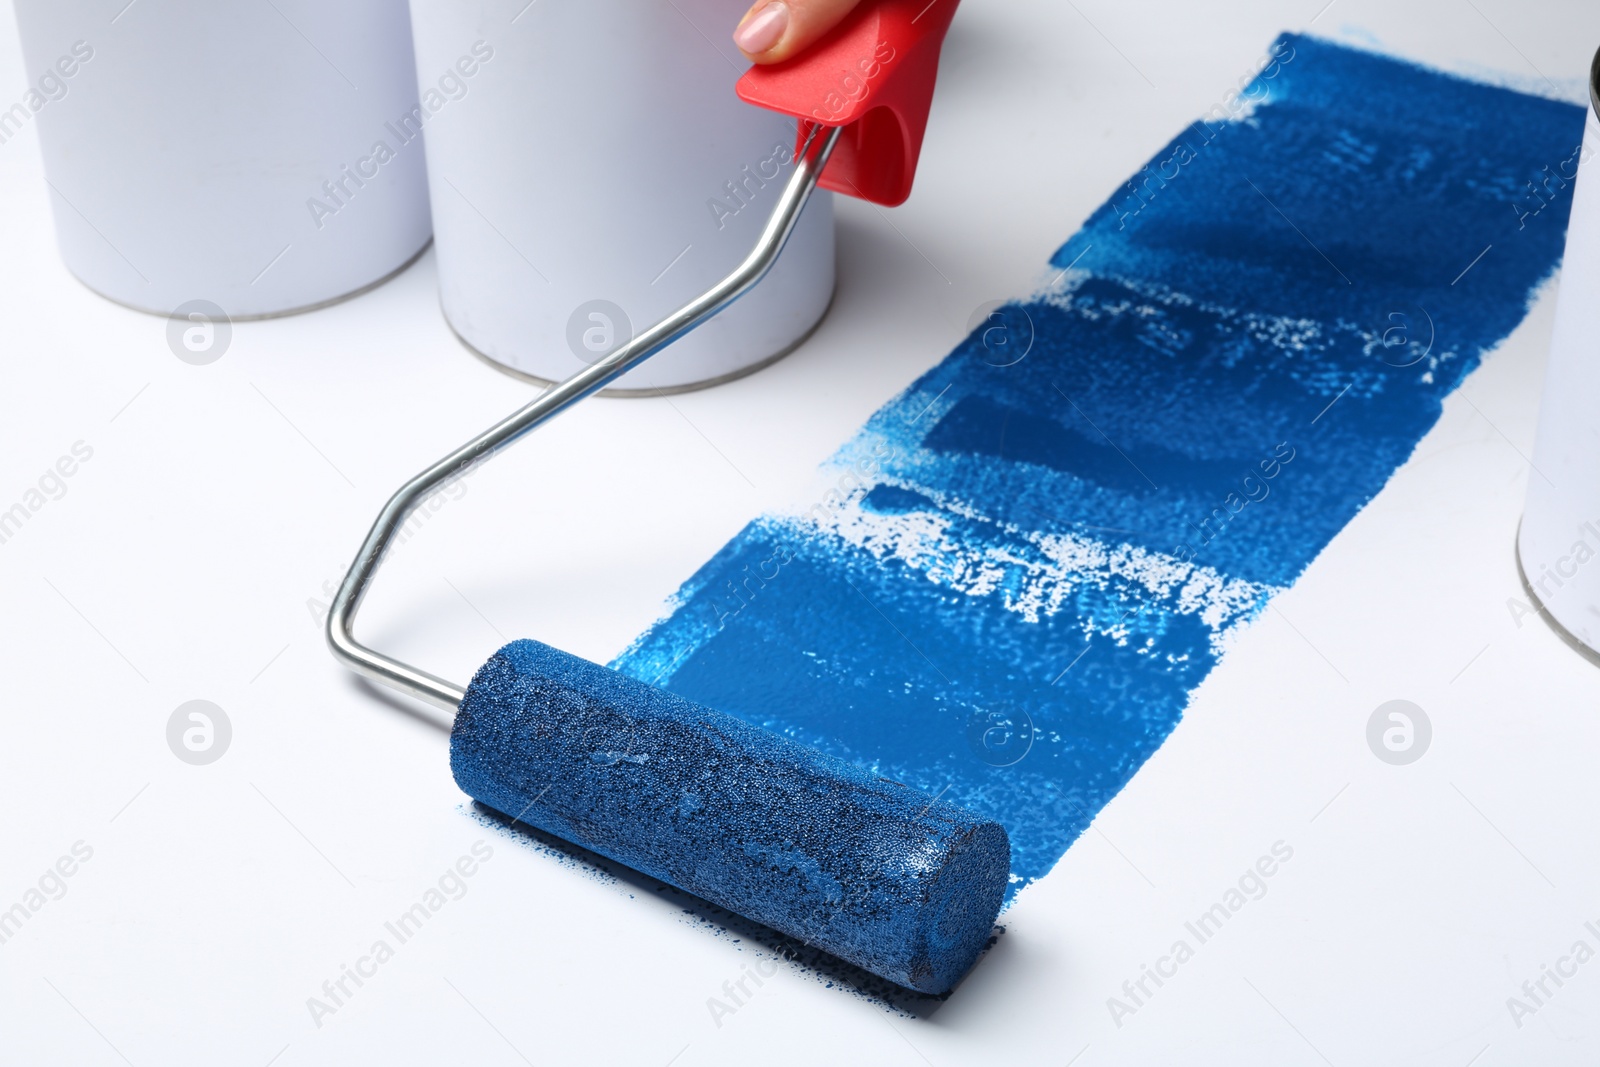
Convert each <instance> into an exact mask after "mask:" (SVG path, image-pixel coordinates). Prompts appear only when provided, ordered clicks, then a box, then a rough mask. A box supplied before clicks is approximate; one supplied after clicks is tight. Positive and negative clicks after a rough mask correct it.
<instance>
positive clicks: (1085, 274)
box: [614, 36, 1584, 889]
mask: <svg viewBox="0 0 1600 1067" xmlns="http://www.w3.org/2000/svg"><path fill="white" fill-rule="evenodd" d="M1245 97H1246V98H1247V99H1248V100H1249V101H1251V106H1252V107H1253V110H1252V111H1251V112H1250V113H1248V114H1240V115H1236V116H1234V117H1233V118H1231V119H1227V120H1222V121H1218V120H1216V119H1215V118H1212V119H1209V120H1208V121H1206V122H1200V123H1196V124H1194V125H1193V126H1191V127H1189V128H1188V129H1186V130H1185V131H1183V133H1182V134H1181V135H1180V136H1179V137H1177V138H1176V139H1174V140H1173V141H1172V142H1171V143H1170V144H1168V145H1167V146H1166V147H1165V148H1163V149H1162V150H1161V151H1160V152H1159V153H1157V154H1156V156H1155V157H1154V158H1153V159H1152V160H1151V161H1150V164H1149V165H1148V166H1147V167H1145V168H1144V169H1143V170H1142V171H1140V172H1139V173H1138V174H1136V175H1134V176H1133V177H1132V179H1131V180H1130V181H1129V182H1128V183H1127V184H1126V185H1125V186H1124V187H1123V188H1121V189H1119V190H1118V191H1117V192H1116V194H1115V195H1114V196H1113V197H1112V198H1111V199H1110V200H1108V201H1107V202H1106V204H1105V205H1104V206H1103V207H1102V208H1100V209H1099V210H1098V211H1097V212H1096V213H1095V214H1094V215H1093V217H1092V218H1090V220H1089V222H1088V223H1087V224H1086V225H1085V226H1084V228H1083V230H1082V231H1081V232H1079V233H1078V234H1077V235H1076V236H1074V237H1073V238H1072V239H1071V240H1069V241H1068V242H1067V243H1066V244H1065V245H1064V246H1062V248H1061V250H1060V251H1059V252H1058V253H1057V254H1056V256H1055V257H1054V260H1053V265H1052V270H1051V271H1050V273H1049V275H1048V277H1049V278H1050V281H1049V283H1048V284H1047V285H1046V286H1045V287H1044V288H1043V289H1042V290H1041V291H1040V292H1039V293H1038V294H1036V295H1035V296H1034V297H1032V298H1030V299H1028V300H1024V301H1019V302H1017V303H1015V304H1012V305H1009V306H1008V307H1006V308H1004V309H1002V312H1001V318H1000V319H999V320H991V321H990V322H988V323H986V324H985V325H984V326H983V327H982V328H980V330H979V331H978V332H976V333H974V334H973V336H972V337H969V338H968V339H967V340H966V341H965V342H964V343H963V344H962V345H961V346H960V347H958V348H957V349H956V350H955V352H954V353H952V354H951V355H950V357H949V358H947V359H946V360H945V361H944V362H943V363H942V364H940V365H939V366H938V367H935V368H934V369H933V370H932V371H930V372H928V373H927V374H926V375H925V376H923V377H922V378H921V379H920V380H919V381H917V382H915V383H914V384H912V385H911V386H910V388H908V389H907V390H906V391H905V392H904V393H903V394H901V395H900V396H899V397H897V398H896V399H894V400H893V401H891V402H890V403H889V404H888V405H887V406H885V407H884V408H883V409H882V410H880V411H879V412H878V413H877V414H876V415H875V416H874V417H873V418H872V420H871V421H870V422H869V423H868V424H867V426H866V427H865V428H863V429H862V431H861V432H860V433H859V434H858V435H857V436H856V437H855V439H854V440H852V441H851V442H849V443H848V444H847V445H846V446H845V447H844V448H843V449H842V450H841V452H840V453H839V454H838V456H837V457H836V458H835V460H834V461H833V463H832V464H831V465H830V468H829V471H828V478H829V481H830V483H831V484H832V485H833V486H834V488H833V489H832V490H831V491H830V492H829V493H828V495H827V496H826V497H824V498H823V500H822V501H821V502H820V503H817V504H816V506H814V507H811V508H809V510H802V511H797V513H794V514H787V515H771V516H765V517H763V518H760V519H758V520H756V521H755V522H753V523H752V524H751V525H750V526H749V527H747V528H746V529H745V530H744V531H743V532H742V533H740V534H739V535H738V536H737V537H736V538H735V539H734V540H733V541H732V542H730V543H729V544H728V545H727V546H726V547H725V548H723V549H722V550H721V551H720V552H719V553H717V555H716V556H715V557H714V558H713V559H711V560H710V561H709V562H708V563H707V564H706V565H705V566H704V567H703V568H701V569H700V571H699V572H698V573H696V574H695V575H694V576H693V577H692V578H691V579H690V580H689V581H688V582H687V583H686V584H685V585H684V587H683V588H682V589H681V590H680V592H679V594H678V596H677V598H676V601H675V603H674V605H673V610H672V611H671V613H670V614H669V615H668V616H667V617H666V618H664V619H663V620H661V621H660V622H659V623H657V624H656V625H655V626H654V627H653V628H652V629H651V630H650V631H649V632H648V633H647V634H645V635H644V636H643V637H641V638H640V639H639V641H638V642H636V644H635V645H634V646H633V647H632V648H630V649H629V650H628V651H627V652H626V653H624V654H623V655H622V656H621V657H620V658H619V659H618V660H617V661H616V663H615V664H614V665H615V667H616V668H617V669H618V670H619V671H623V672H625V673H628V674H630V675H632V676H633V677H635V678H639V679H646V680H650V681H652V682H655V683H656V684H661V685H665V686H666V687H668V688H670V689H671V690H672V691H674V692H677V693H681V694H683V695H684V696H685V697H688V698H689V699H692V700H694V701H697V702H699V703H701V704H705V705H708V706H711V707H716V708H718V709H720V710H722V711H724V712H728V713H730V714H732V715H736V716H738V717H739V718H741V719H744V720H746V721H748V722H750V723H754V724H757V725H760V726H762V727H764V728H766V729H768V730H771V731H774V732H777V733H781V734H784V735H785V736H788V737H791V738H793V739H795V740H796V741H799V742H802V743H804V744H806V745H812V746H817V747H820V748H822V749H825V750H826V751H828V752H831V753H833V754H835V755H836V756H839V757H841V758H842V759H845V760H848V761H850V762H851V763H854V764H856V765H857V766H860V767H864V768H867V769H868V770H869V771H870V772H871V773H873V774H878V775H883V776H886V777H890V778H894V779H895V780H897V781H902V782H905V783H907V784H908V785H911V786H913V787H915V788H917V789H921V790H924V791H926V792H928V793H930V794H932V793H936V792H940V791H941V790H946V791H945V792H944V793H943V795H944V797H945V798H946V799H951V800H954V801H955V803H957V804H959V805H961V806H962V807H963V808H965V809H968V810H971V811H974V812H978V813H980V814H981V815H983V816H987V817H989V818H992V819H994V820H995V821H997V822H999V823H1001V824H1002V825H1004V826H1005V827H1006V829H1007V831H1008V832H1009V834H1010V837H1011V844H1012V863H1013V871H1014V873H1015V874H1016V876H1017V878H1016V880H1015V881H1014V882H1013V889H1015V888H1016V887H1019V886H1020V885H1022V884H1025V883H1026V881H1027V880H1031V879H1034V878H1037V877H1039V876H1041V875H1043V874H1044V873H1045V872H1047V871H1049V870H1050V868H1051V867H1052V866H1053V865H1054V864H1055V863H1056V861H1057V860H1058V859H1059V858H1060V857H1061V856H1062V855H1063V854H1064V853H1065V851H1066V850H1067V848H1068V846H1070V845H1071V843H1072V842H1073V841H1074V840H1075V839H1076V838H1077V837H1078V835H1079V834H1081V833H1082V832H1083V830H1084V829H1085V828H1086V827H1087V826H1088V825H1089V822H1090V820H1092V819H1093V818H1094V816H1095V814H1096V813H1097V812H1098V811H1100V809H1101V808H1102V807H1103V806H1104V805H1105V804H1106V803H1107V802H1108V801H1109V800H1110V799H1111V798H1112V797H1113V796H1115V795H1116V793H1117V792H1118V790H1120V789H1121V788H1122V787H1123V786H1124V785H1125V784H1126V783H1127V782H1128V781H1129V780H1130V779H1131V778H1132V776H1133V775H1134V773H1135V772H1136V771H1138V769H1139V768H1140V766H1141V765H1142V764H1143V763H1144V762H1145V761H1146V760H1147V759H1148V758H1149V757H1150V756H1151V754H1152V753H1154V752H1155V750H1156V749H1157V748H1158V747H1159V746H1160V745H1161V743H1162V742H1163V740H1164V739H1165V738H1166V737H1167V736H1168V735H1169V734H1170V733H1171V731H1172V730H1173V729H1174V728H1175V727H1176V726H1177V724H1178V722H1179V720H1180V718H1181V717H1182V715H1183V712H1184V709H1185V707H1186V706H1187V704H1188V702H1189V699H1190V694H1191V693H1192V692H1193V691H1194V689H1195V688H1196V687H1197V686H1198V685H1199V684H1200V682H1201V681H1202V679H1204V678H1205V677H1206V675H1207V674H1208V673H1209V672H1210V671H1211V670H1212V668H1213V667H1214V666H1215V665H1216V664H1217V663H1218V662H1219V660H1220V659H1221V657H1222V656H1223V654H1224V653H1225V651H1226V650H1227V649H1228V648H1229V647H1230V646H1231V645H1232V644H1233V643H1234V641H1236V640H1237V639H1238V638H1239V636H1240V635H1241V633H1242V631H1243V630H1244V629H1245V628H1246V627H1247V626H1248V625H1249V623H1250V622H1251V620H1252V619H1254V618H1255V617H1256V616H1257V615H1258V614H1259V613H1260V612H1261V611H1262V610H1263V609H1264V607H1265V605H1266V603H1267V602H1268V600H1269V599H1270V598H1271V597H1272V596H1273V595H1275V594H1276V593H1277V592H1279V591H1281V590H1282V589H1284V588H1285V587H1287V586H1288V585H1290V584H1292V583H1293V582H1294V581H1295V580H1296V579H1297V578H1298V577H1299V575H1300V574H1301V573H1302V572H1303V571H1304V570H1305V568H1306V567H1307V566H1308V565H1309V564H1310V563H1311V561H1312V560H1313V559H1314V558H1315V557H1316V556H1317V554H1318V553H1319V552H1321V551H1322V550H1323V548H1324V547H1326V546H1327V544H1328V543H1329V541H1331V540H1332V538H1333V537H1334V535H1335V534H1337V533H1338V532H1339V530H1340V529H1342V528H1343V527H1344V525H1345V524H1346V523H1347V522H1349V521H1350V519H1351V518H1352V517H1353V516H1354V515H1355V514H1356V513H1357V512H1358V511H1359V510H1360V509H1361V508H1362V507H1363V506H1364V505H1365V504H1366V502H1367V501H1369V500H1370V499H1372V497H1373V496H1374V495H1375V494H1377V492H1378V491H1379V490H1380V489H1382V488H1383V486H1384V484H1385V483H1386V482H1387V481H1388V479H1389V477H1390V476H1391V475H1392V474H1393V472H1394V471H1395V469H1396V468H1397V467H1399V466H1400V464H1402V463H1403V462H1404V461H1405V460H1406V458H1407V457H1408V456H1409V455H1410V454H1411V452H1412V450H1413V449H1414V448H1415V446H1416V444H1417V442H1418V441H1419V440H1421V438H1422V436H1423V435H1424V434H1425V433H1427V432H1428V430H1429V429H1430V428H1431V427H1432V426H1433V425H1434V423H1435V422H1436V421H1437V420H1438V418H1439V414H1440V411H1441V406H1442V404H1443V401H1444V398H1445V397H1446V396H1447V395H1448V394H1449V393H1450V392H1451V391H1452V390H1453V389H1455V388H1456V387H1457V386H1458V385H1459V384H1460V383H1461V381H1462V379H1463V378H1465V376H1466V375H1467V374H1468V373H1469V372H1471V371H1472V370H1473V369H1474V368H1475V367H1476V366H1477V365H1478V362H1479V360H1480V359H1481V358H1482V356H1483V354H1484V353H1485V352H1487V351H1488V350H1489V349H1491V348H1493V347H1494V346H1495V345H1497V344H1498V343H1499V342H1500V341H1502V340H1503V339H1504V338H1505V337H1506V336H1507V335H1508V334H1509V333H1510V332H1511V331H1512V330H1513V329H1514V328H1515V327H1516V326H1517V324H1518V323H1519V322H1520V321H1521V320H1522V318H1523V316H1524V315H1525V314H1526V311H1527V308H1528V304H1529V301H1530V297H1531V294H1532V293H1533V291H1534V290H1535V289H1536V288H1537V287H1538V286H1539V285H1541V284H1542V283H1543V282H1544V281H1545V279H1547V278H1548V277H1549V276H1550V274H1551V272H1552V271H1553V269H1554V267H1555V265H1556V264H1557V262H1558V261H1559V259H1560V255H1561V250H1562V244H1563V237H1564V230H1565V226H1566V217H1567V211H1568V207H1569V205H1570V202H1571V192H1570V185H1571V181H1570V178H1571V175H1572V173H1574V172H1575V171H1576V165H1577V161H1578V159H1579V156H1578V148H1579V146H1580V144H1581V139H1582V135H1583V124H1584V111H1583V109H1582V108H1579V107H1574V106H1572V105H1569V104H1564V103H1559V102H1556V101H1551V100H1546V99H1542V98H1538V97H1533V96H1528V95H1524V94H1521V93H1516V92H1511V91H1508V90H1505V89H1500V88H1495V87H1491V86H1487V85H1481V84H1475V83H1472V82H1469V81H1465V80H1462V79H1459V78H1455V77H1450V76H1447V75H1444V74H1440V73H1437V72H1433V71H1428V70H1424V69H1422V68H1419V67H1416V66H1413V65H1411V64H1407V63H1403V62H1399V61H1396V60H1393V59H1388V58H1384V57H1381V56H1376V55H1371V54H1368V53H1364V52H1359V51H1355V50H1352V49H1348V48H1342V47H1339V46H1336V45H1333V44H1329V43H1327V42H1324V41H1318V40H1315V39H1312V38H1307V37H1299V36H1285V37H1283V38H1280V39H1279V41H1278V42H1277V43H1276V44H1274V46H1273V49H1272V55H1271V62H1270V65H1268V66H1267V67H1266V69H1264V70H1263V71H1262V74H1261V76H1260V77H1259V78H1258V79H1257V80H1256V81H1255V82H1254V83H1253V84H1252V85H1251V87H1250V88H1249V89H1248V90H1247V91H1246V93H1245ZM1491 246H1492V247H1491ZM997 324H998V328H1000V329H1002V330H1003V331H1005V332H1007V336H1006V337H1004V338H1003V339H1004V340H1006V341H1009V342H1013V343H1009V344H1007V345H1005V346H1003V347H1001V348H998V349H997V348H995V347H994V345H993V342H994V341H995V336H994V332H995V330H996V328H997ZM1030 334H1031V337H1032V348H1031V350H1029V351H1028V354H1027V355H1026V357H1025V358H1022V359H1021V360H1020V361H1019V360H1018V358H1017V355H1016V353H1017V352H1018V351H1021V350H1022V349H1023V348H1024V345H1023V344H1022V343H1021V342H1022V341H1023V340H1024V339H1026V338H1027V337H1028V336H1029V335H1030ZM986 341H987V342H989V343H990V347H989V348H986V347H985V345H986ZM1508 551H1509V549H1508ZM1330 677H1332V676H1331V675H1330Z"/></svg>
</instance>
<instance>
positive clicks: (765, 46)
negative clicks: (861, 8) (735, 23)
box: [733, 0, 862, 63]
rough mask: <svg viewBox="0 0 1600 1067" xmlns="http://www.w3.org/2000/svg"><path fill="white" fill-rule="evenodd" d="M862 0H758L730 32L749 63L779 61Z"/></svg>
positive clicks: (797, 51)
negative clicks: (736, 27)
mask: <svg viewBox="0 0 1600 1067" xmlns="http://www.w3.org/2000/svg"><path fill="white" fill-rule="evenodd" d="M861 2H862V0H757V2H756V4H755V6H754V7H752V8H751V9H750V10H749V11H748V12H746V13H745V16H744V18H743V19H742V20H740V22H739V28H738V29H736V30H734V32H733V43H734V44H736V45H738V46H739V51H741V52H743V53H744V54H745V58H746V59H749V60H750V61H751V62H752V63H781V62H783V61H784V60H785V59H789V58H791V57H793V56H795V55H798V54H799V53H801V52H803V51H804V50H805V49H807V48H809V47H810V46H811V45H812V44H813V43H814V42H815V41H816V40H817V39H818V38H820V37H821V36H822V35H823V34H825V33H827V32H828V31H829V30H831V29H833V28H834V27H835V26H837V25H838V24H839V23H840V22H842V21H843V20H844V17H845V16H846V15H848V14H850V12H851V11H853V10H854V9H855V7H856V5H858V4H860V3H861Z"/></svg>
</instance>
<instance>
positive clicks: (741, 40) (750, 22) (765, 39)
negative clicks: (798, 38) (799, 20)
mask: <svg viewBox="0 0 1600 1067" xmlns="http://www.w3.org/2000/svg"><path fill="white" fill-rule="evenodd" d="M788 28H789V5H788V4H785V3H782V2H781V0H773V2H772V3H770V4H768V5H767V6H766V7H764V8H762V9H761V10H760V11H757V12H756V13H755V14H754V15H752V16H750V18H748V19H746V20H745V21H744V23H743V24H742V25H741V26H740V27H739V28H738V29H737V30H735V31H734V32H733V43H734V44H736V45H738V46H739V49H740V51H742V52H744V53H746V54H748V55H752V56H759V55H760V54H761V53H762V52H765V51H767V50H769V49H770V48H772V46H773V45H775V44H777V43H778V41H779V40H781V39H782V37H783V34H784V31H785V30H787V29H788Z"/></svg>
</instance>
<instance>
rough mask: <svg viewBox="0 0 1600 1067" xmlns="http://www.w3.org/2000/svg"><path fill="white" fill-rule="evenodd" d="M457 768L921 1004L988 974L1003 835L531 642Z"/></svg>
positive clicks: (454, 742) (502, 660)
mask: <svg viewBox="0 0 1600 1067" xmlns="http://www.w3.org/2000/svg"><path fill="white" fill-rule="evenodd" d="M450 766H451V769H452V771H453V772H454V773H455V777H456V782H457V784H459V785H460V786H461V788H462V789H463V790H464V791H465V792H466V793H468V794H469V795H470V796H472V797H473V798H475V799H476V800H478V801H480V802H482V803H483V804H486V805H487V806H489V807H490V808H493V809H495V810H496V811H499V812H502V813H505V814H507V815H509V816H511V817H512V818H513V819H514V820H517V821H521V822H525V823H527V824H529V825H532V826H536V827H538V828H539V829H541V830H544V831H545V832H547V833H550V834H554V835H556V836H557V837H560V838H563V839H565V840H568V841H572V842H574V843H576V844H579V845H582V846H583V847H584V848H587V849H590V850H591V851H593V852H597V853H599V854H601V855H603V856H607V857H610V858H611V859H614V860H616V861H618V862H620V863H624V864H626V865H628V866H629V867H632V868H634V869H635V870H638V871H642V872H644V873H645V874H648V875H650V876H652V877H654V878H658V879H660V880H661V881H664V882H668V883H670V884H672V885H675V886H678V887H679V888H681V889H684V890H686V891H688V892H690V893H694V894H696V895H698V896H700V897H703V898H705V899H706V900H709V901H711V902H712V903H714V904H718V905H720V906H722V907H725V908H727V909H729V910H731V911H734V912H737V913H739V914H740V915H743V916H746V917H748V918H751V919H754V920H756V921H757V922H761V923H764V924H766V925H767V926H770V927H772V928H773V929H776V930H779V931H781V932H783V933H786V934H790V935H792V936H794V937H797V938H800V939H801V940H803V941H806V942H808V943H810V944H812V945H816V946H818V947H821V948H823V949H826V950H827V951H829V952H831V953H833V954H834V955H836V956H838V957H840V958H841V959H844V960H847V961H849V962H851V963H854V964H856V965H857V966H860V967H862V968H865V969H866V970H868V971H871V972H873V973H874V974H878V975H882V976H883V977H885V978H888V979H890V980H891V981H894V982H897V983H899V984H901V985H904V986H906V987H908V988H911V989H916V990H920V991H922V992H925V993H942V992H945V991H946V990H948V989H949V988H950V987H951V986H952V985H954V984H955V982H956V981H957V980H958V979H959V978H960V977H961V976H962V975H963V974H965V973H966V971H967V969H968V968H969V967H971V966H972V963H973V961H974V960H976V959H977V957H978V954H979V953H980V952H981V951H982V950H983V948H984V946H985V945H986V944H987V942H988V939H989V936H990V934H991V932H992V930H993V926H994V919H995V916H996V914H997V913H998V912H999V910H1000V904H1001V900H1002V897H1003V896H1004V892H1005V885H1006V880H1007V878H1008V872H1009V869H1010V853H1009V847H1008V843H1007V840H1006V833H1005V831H1004V830H1003V829H1002V828H1001V827H1000V826H999V824H997V823H995V822H993V821H991V820H986V819H981V818H978V817H976V816H974V815H972V814H971V813H970V812H966V811H963V810H961V809H960V808H957V807H955V806H953V805H951V804H949V803H948V802H945V801H942V800H940V799H938V798H934V797H929V796H925V795H923V794H921V793H918V792H917V791H916V790H913V789H910V788H908V787H906V786H904V785H901V784H899V783H897V782H892V781H890V780H888V779H887V778H883V777H880V776H877V775H874V774H871V773H868V772H867V771H864V770H862V769H860V768H858V767H855V766H853V765H852V764H849V763H847V762H845V761H843V760H840V759H838V758H836V757H833V756H830V755H826V754H824V753H821V752H818V751H816V750H815V749H811V748H808V747H806V746H803V745H799V744H796V743H795V742H793V741H791V740H788V739H787V738H783V737H779V736H777V735H774V734H771V733H767V732H766V731H763V730H760V729H757V728H755V727H753V726H751V725H749V724H748V723H746V722H744V721H742V720H740V719H736V718H734V717H732V716H730V715H725V714H723V713H722V712H718V711H713V710H711V709H709V708H706V707H702V706H699V705H697V704H694V703H691V702H690V701H688V700H685V699H684V698H682V697H680V696H676V695H674V694H672V693H668V692H665V691H663V690H660V689H656V688H654V687H652V686H649V685H645V684H643V683H641V682H638V681H635V680H633V679H632V678H629V677H627V676H625V675H621V674H618V673H616V672H614V671H610V670H607V669H605V668H604V667H599V666H596V665H595V664H592V663H589V662H587V661H585V660H582V659H579V658H577V657H575V656H570V655H567V654H566V653H564V652H561V651H558V650H556V649H553V648H550V647H548V646H546V645H542V644H539V643H537V642H534V641H517V642H513V643H512V644H510V645H507V646H506V647H505V648H503V649H501V650H500V651H499V652H498V653H497V654H496V655H495V656H494V658H493V659H491V660H490V661H489V662H488V663H487V664H485V665H484V667H483V668H482V669H481V670H480V671H479V672H478V674H477V677H475V678H474V679H473V681H472V685H471V686H470V687H469V688H468V690H467V697H466V700H465V701H463V702H462V704H461V708H460V711H459V712H458V714H457V716H456V722H455V729H454V732H453V733H452V735H451V739H450Z"/></svg>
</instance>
